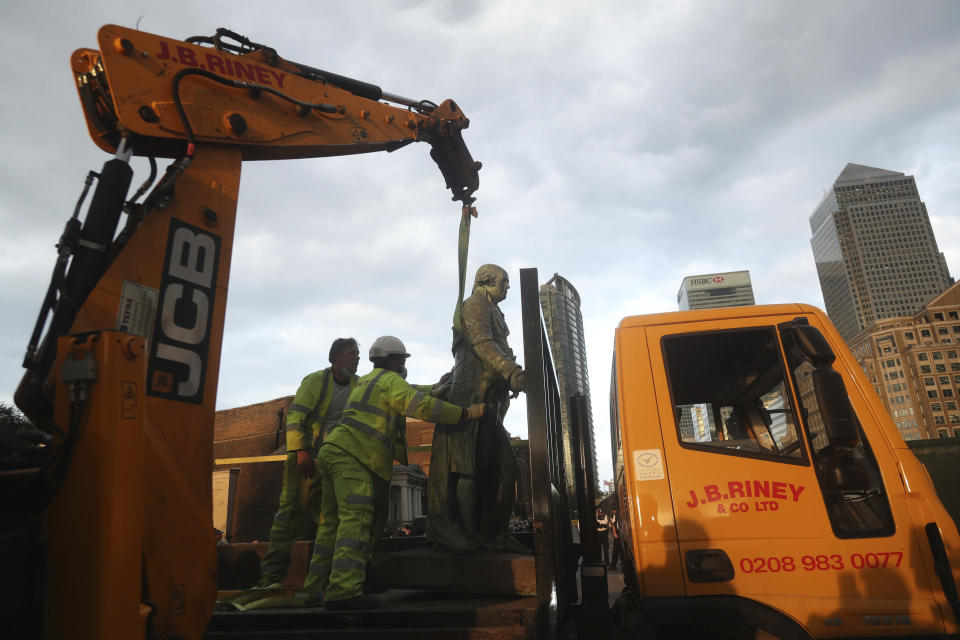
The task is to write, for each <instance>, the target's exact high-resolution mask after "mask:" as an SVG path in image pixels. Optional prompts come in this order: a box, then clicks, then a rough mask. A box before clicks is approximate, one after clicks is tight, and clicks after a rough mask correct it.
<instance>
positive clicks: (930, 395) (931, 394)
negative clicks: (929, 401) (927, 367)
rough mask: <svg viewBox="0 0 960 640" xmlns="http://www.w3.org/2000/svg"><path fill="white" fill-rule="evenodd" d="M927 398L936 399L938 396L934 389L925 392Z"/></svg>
mask: <svg viewBox="0 0 960 640" xmlns="http://www.w3.org/2000/svg"><path fill="white" fill-rule="evenodd" d="M877 395H880V394H879V393H878V394H877ZM927 397H928V398H937V397H938V396H937V390H936V389H930V390H928V391H927Z"/></svg>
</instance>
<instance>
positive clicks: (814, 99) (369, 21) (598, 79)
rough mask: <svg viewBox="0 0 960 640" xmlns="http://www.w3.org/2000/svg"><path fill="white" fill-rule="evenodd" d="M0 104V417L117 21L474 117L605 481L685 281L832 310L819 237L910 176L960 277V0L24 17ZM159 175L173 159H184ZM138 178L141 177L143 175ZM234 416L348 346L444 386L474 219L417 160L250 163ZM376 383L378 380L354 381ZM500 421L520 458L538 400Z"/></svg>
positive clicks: (375, 157)
mask: <svg viewBox="0 0 960 640" xmlns="http://www.w3.org/2000/svg"><path fill="white" fill-rule="evenodd" d="M2 16H3V19H2V20H0V33H2V36H3V41H4V42H6V43H7V51H8V63H7V71H6V72H5V78H6V80H5V90H4V91H3V92H0V115H2V120H0V132H2V142H3V147H4V149H5V153H4V154H3V155H2V157H0V222H2V228H3V230H4V233H3V234H2V236H0V278H2V283H3V286H2V288H0V296H2V299H0V323H2V325H0V326H2V332H0V401H3V402H10V400H11V398H12V395H13V391H14V389H15V387H16V385H17V383H18V381H19V379H20V376H21V374H22V369H21V368H20V363H21V360H22V357H23V352H24V349H25V346H26V343H27V341H28V338H29V334H30V331H31V329H32V327H33V323H34V320H35V318H36V313H37V310H38V309H39V305H40V303H41V300H42V297H43V294H44V292H45V290H46V287H47V283H48V281H49V276H50V271H51V269H52V267H53V264H54V260H55V250H54V246H53V245H54V244H55V243H56V241H57V239H58V237H59V234H60V232H61V230H62V228H63V223H64V222H65V220H66V219H67V217H69V215H70V214H71V213H72V210H73V206H74V203H75V201H76V198H77V195H78V194H79V191H80V188H81V186H82V183H83V178H84V176H85V175H86V173H87V171H88V170H89V169H95V170H99V169H100V167H101V165H102V163H103V162H104V161H105V160H106V159H108V156H107V155H106V154H104V153H103V152H102V151H100V150H99V149H98V148H97V147H96V146H95V145H94V144H93V142H92V141H91V140H90V138H89V136H88V134H87V130H86V125H85V122H84V119H83V116H82V113H81V110H80V106H79V103H78V100H77V96H76V90H75V89H74V86H73V79H72V74H71V72H70V68H69V65H68V58H69V55H70V53H71V52H72V51H73V50H74V49H76V48H79V47H95V46H96V34H97V30H98V29H99V27H100V26H101V25H103V24H108V23H113V24H119V25H123V26H127V27H131V28H133V27H136V26H137V25H138V22H139V28H140V29H141V30H143V31H147V32H150V33H154V34H158V35H163V36H167V37H171V38H177V39H185V38H187V37H189V36H194V35H209V34H212V33H213V32H214V31H215V30H216V28H217V27H221V26H224V27H228V28H231V29H233V30H234V31H237V32H239V33H242V34H244V35H246V36H248V37H250V38H251V39H252V40H255V41H257V42H261V43H264V44H267V45H270V46H272V47H274V48H275V49H277V51H278V52H279V54H280V55H281V56H282V57H285V58H287V59H290V60H294V61H297V62H301V63H305V64H308V65H311V66H314V67H319V68H322V69H327V70H329V71H334V72H337V73H340V74H343V75H348V76H351V77H355V78H359V79H363V80H366V81H368V82H372V83H374V84H377V85H379V86H381V87H383V89H384V90H386V91H389V92H391V93H394V94H399V95H403V96H408V97H412V98H417V99H420V98H425V99H430V100H433V101H434V102H440V101H441V100H443V99H445V98H454V99H455V100H456V101H457V103H458V104H459V105H460V106H461V108H462V109H463V110H464V112H465V113H466V114H467V116H468V117H469V118H470V120H471V126H470V128H469V129H468V130H467V131H466V133H465V135H464V137H465V139H466V142H467V145H468V146H469V148H470V149H471V151H472V153H473V156H474V158H476V159H478V160H481V161H482V162H483V170H482V171H481V173H480V185H481V187H480V190H479V191H478V193H477V196H478V201H477V207H478V209H479V212H480V217H479V219H478V220H476V221H475V222H474V225H473V235H472V240H471V247H470V266H469V276H468V279H469V280H471V281H472V278H473V273H474V271H475V270H476V267H477V266H479V265H480V264H483V263H486V262H493V263H497V264H500V265H502V266H503V267H505V268H506V269H507V270H508V271H509V273H510V276H511V280H512V281H513V283H514V285H515V286H514V288H513V290H511V295H510V297H508V299H507V301H506V302H505V303H504V304H503V305H502V307H503V310H504V312H505V313H506V316H507V321H508V323H509V324H510V326H511V327H512V329H513V334H512V336H511V338H512V344H513V347H514V349H515V350H516V351H517V352H518V353H522V340H521V335H520V333H521V332H520V326H521V322H520V310H519V286H518V285H519V269H520V268H523V267H536V268H537V269H539V270H540V281H541V282H545V281H546V280H547V279H549V278H550V276H551V275H552V274H553V273H555V272H557V273H560V274H561V275H562V276H564V277H566V278H567V279H568V280H570V281H571V282H572V283H573V284H574V286H575V287H576V288H577V289H578V290H579V292H580V295H581V298H582V303H583V308H582V310H583V316H584V323H585V326H586V334H587V342H588V360H589V367H590V373H591V388H592V392H593V393H592V395H593V407H594V416H593V417H594V421H595V428H596V432H597V450H598V456H599V459H600V475H601V478H610V477H611V475H612V474H611V470H610V462H609V437H608V436H607V431H608V428H609V426H608V425H609V420H608V414H607V394H608V388H609V370H610V357H611V351H612V344H613V330H614V328H615V327H616V325H617V323H618V322H619V321H620V319H621V318H623V317H624V316H628V315H634V314H642V313H650V312H660V311H670V310H675V309H676V294H677V290H678V289H679V287H680V284H681V280H682V279H683V277H684V276H687V275H693V274H700V273H710V272H716V271H733V270H740V269H748V270H749V271H750V275H751V278H752V280H753V286H754V291H755V295H756V299H757V302H758V303H778V302H806V303H811V304H814V305H817V306H820V307H822V306H823V299H822V296H821V293H820V287H819V283H818V281H817V275H816V269H815V267H814V262H813V257H812V254H811V250H810V242H809V239H810V228H809V223H808V217H809V215H810V213H811V212H812V211H813V209H814V208H815V207H816V205H817V204H818V202H819V200H820V198H821V197H822V195H823V192H824V189H826V188H828V187H829V186H830V185H831V184H832V183H833V181H834V180H835V179H836V177H837V175H838V174H839V173H840V171H841V170H842V169H843V167H844V166H845V165H846V163H848V162H854V163H857V164H864V165H869V166H874V167H880V168H884V169H889V170H893V171H902V172H904V173H907V174H910V175H914V176H915V177H916V181H917V185H918V188H919V191H920V196H921V198H922V199H923V201H924V202H925V203H926V205H927V208H928V210H929V213H930V218H931V222H932V224H933V229H934V232H935V234H936V237H937V240H938V242H939V245H940V249H941V251H943V252H944V253H945V254H946V259H947V265H948V267H949V269H950V272H951V274H952V275H953V276H954V277H957V276H960V153H958V145H957V140H958V135H957V132H958V131H960V92H958V91H957V87H958V85H960V38H958V37H957V34H958V33H960V3H958V2H955V1H944V2H931V1H918V2H910V3H907V2H902V1H896V2H886V1H883V2H833V1H830V2H827V1H813V0H805V1H802V2H776V1H773V0H753V1H741V2H735V1H732V2H711V1H701V2H688V1H681V0H669V1H666V0H665V1H642V0H640V1H637V0H634V1H630V2H604V1H602V0H601V1H598V2H592V3H586V2H563V1H561V2H555V3H542V2H536V3H534V2H529V3H527V2H518V1H516V0H512V1H485V2H455V1H447V2H443V1H434V2H431V1H424V2H417V1H413V0H409V1H396V2H386V1H384V2H364V1H361V0H355V1H354V2H350V3H344V2H338V3H332V2H309V3H308V2H295V3H294V2H283V1H277V0H275V1H273V2H270V3H267V4H264V3H244V2H230V3H228V2H218V1H208V2H203V3H199V2H195V3H182V2H176V1H173V2H163V3H155V2H150V3H143V2H136V1H133V2H131V1H124V2H119V1H115V2H108V1H105V0H90V1H88V2H85V3H83V9H82V10H81V9H79V8H75V7H71V6H70V5H69V4H68V3H65V2H51V1H50V0H40V1H36V2H31V3H26V2H24V3H8V4H7V5H6V6H5V7H4V9H3V10H2ZM164 164H165V163H164ZM134 168H135V170H136V172H137V173H136V175H135V177H134V182H135V184H139V182H140V181H142V179H143V178H144V177H145V176H146V162H145V161H144V160H143V159H135V160H134ZM243 171H244V173H243V178H242V182H241V189H240V203H239V207H238V211H237V231H236V238H235V245H234V255H233V269H232V274H231V280H230V288H229V295H228V303H227V320H226V326H225V328H224V341H223V358H222V366H221V371H220V387H219V393H218V398H217V407H218V408H219V409H223V408H230V407H236V406H240V405H245V404H251V403H256V402H261V401H265V400H269V399H272V398H276V397H279V396H284V395H288V394H292V393H293V392H294V391H295V390H296V388H297V385H298V384H299V382H300V379H301V378H302V377H303V376H304V375H305V374H307V373H309V372H310V371H313V370H315V369H319V368H322V367H323V366H326V353H327V349H328V347H329V344H330V342H331V340H332V339H333V338H335V337H337V336H346V335H352V336H355V337H356V338H357V339H358V340H359V341H360V343H361V348H362V350H363V351H364V352H366V349H367V348H368V347H369V345H370V343H371V342H372V341H373V339H374V338H375V337H376V336H378V335H381V334H393V335H396V336H398V337H400V338H401V339H402V340H404V341H405V342H406V344H407V347H408V350H409V351H410V352H411V353H412V354H413V357H412V358H411V359H410V361H409V362H408V368H409V370H410V379H411V381H415V382H429V381H433V380H435V379H436V378H437V377H438V376H439V375H440V374H441V373H442V372H444V371H446V370H447V369H449V367H450V365H451V356H450V318H451V314H452V310H453V305H454V303H455V301H456V296H457V270H456V266H457V262H456V241H457V225H458V222H459V207H458V206H457V203H453V202H451V201H450V197H449V192H448V191H446V190H445V188H444V182H443V179H442V177H441V175H440V172H439V171H438V170H437V168H436V166H435V165H434V163H433V161H432V160H430V158H429V147H428V146H427V145H422V144H417V145H412V146H408V147H406V148H404V149H401V150H399V151H397V152H395V153H392V154H385V153H383V154H372V155H368V156H355V157H346V158H327V159H315V160H296V161H278V162H261V163H248V164H245V165H244V169H243ZM368 369H369V366H368V364H367V363H366V362H362V363H361V373H363V372H365V371H366V370H368ZM507 427H508V429H509V430H510V431H511V432H512V433H513V434H514V435H521V436H526V425H525V406H524V404H523V403H522V401H520V402H517V403H516V404H515V405H514V406H513V407H512V408H511V412H510V415H508V419H507Z"/></svg>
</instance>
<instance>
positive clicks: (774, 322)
mask: <svg viewBox="0 0 960 640" xmlns="http://www.w3.org/2000/svg"><path fill="white" fill-rule="evenodd" d="M610 393H611V398H610V399H611V437H612V446H613V452H614V459H615V479H616V484H617V488H618V496H619V502H620V527H621V530H620V534H621V539H622V545H623V550H624V553H625V555H626V557H627V559H628V564H627V565H626V566H625V574H626V578H627V582H628V586H629V587H630V588H628V589H627V590H626V591H625V593H624V597H623V602H622V603H621V610H622V611H626V610H629V609H630V608H631V605H633V606H634V608H638V607H639V608H642V609H643V611H644V612H645V615H646V616H647V617H648V618H649V619H650V620H652V621H653V622H655V623H657V624H659V625H663V626H667V627H670V628H673V629H675V630H676V631H677V633H678V634H679V635H681V636H692V635H695V633H694V632H696V631H697V630H700V631H702V630H704V629H708V628H710V629H713V630H714V631H717V630H719V629H722V628H727V629H729V630H730V631H731V632H732V633H734V635H738V634H737V631H738V630H739V631H743V630H744V629H745V628H747V629H752V630H758V631H762V632H764V633H766V634H770V635H774V636H776V637H780V638H788V637H790V638H793V637H797V638H803V637H814V638H833V637H879V636H893V635H948V634H955V633H957V630H958V626H957V618H958V611H960V607H958V597H957V588H956V583H957V579H958V578H960V575H958V570H960V538H958V535H957V529H956V526H955V525H954V523H953V521H952V520H951V518H950V517H949V515H948V514H947V512H946V510H945V509H944V507H943V506H942V504H941V503H940V501H939V500H938V498H937V495H936V492H935V490H934V487H933V484H932V482H931V481H930V478H929V476H928V475H927V473H926V470H925V469H924V467H923V466H922V465H921V464H920V463H919V462H918V461H917V459H916V458H915V457H914V455H913V454H912V453H911V452H910V450H909V449H908V448H907V446H906V444H905V442H904V441H903V439H902V438H901V437H900V435H899V433H898V431H897V429H896V427H895V426H894V424H893V422H892V421H891V419H890V417H889V415H888V413H887V412H886V409H885V408H884V407H883V405H882V404H881V402H880V400H879V398H878V397H877V396H876V394H875V393H874V391H873V389H872V386H871V384H869V382H868V380H867V379H866V377H865V375H864V373H863V371H862V370H861V368H860V367H859V366H858V365H857V363H856V361H855V360H854V358H853V356H852V355H851V353H850V352H849V350H848V349H847V347H846V346H845V345H844V343H843V340H842V339H841V338H840V336H839V334H838V333H837V332H836V330H835V329H834V327H833V326H832V324H831V323H830V321H829V320H828V319H827V317H826V315H825V314H824V313H823V312H822V311H820V310H818V309H816V308H814V307H811V306H807V305H797V304H794V305H774V306H750V307H734V308H726V309H710V310H702V311H690V312H677V313H664V314H656V315H647V316H636V317H629V318H626V319H624V320H623V321H622V322H621V323H620V325H619V327H618V328H617V330H616V335H615V343H614V358H613V372H612V381H611V391H610Z"/></svg>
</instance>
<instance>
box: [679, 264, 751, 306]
mask: <svg viewBox="0 0 960 640" xmlns="http://www.w3.org/2000/svg"><path fill="white" fill-rule="evenodd" d="M750 304H756V303H755V302H754V299H753V285H752V284H751V283H750V272H749V271H728V272H726V273H705V274H703V275H699V276H687V277H686V278H684V279H683V284H681V285H680V291H678V292H677V305H678V306H679V307H680V310H681V311H690V310H691V309H716V308H717V307H739V306H743V305H750Z"/></svg>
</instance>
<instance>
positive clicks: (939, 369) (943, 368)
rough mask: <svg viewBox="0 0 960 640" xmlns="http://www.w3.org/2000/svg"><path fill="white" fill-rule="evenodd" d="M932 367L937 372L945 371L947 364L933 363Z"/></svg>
mask: <svg viewBox="0 0 960 640" xmlns="http://www.w3.org/2000/svg"><path fill="white" fill-rule="evenodd" d="M934 369H936V371H937V373H945V372H946V370H947V365H945V364H938V365H935V366H934Z"/></svg>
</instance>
